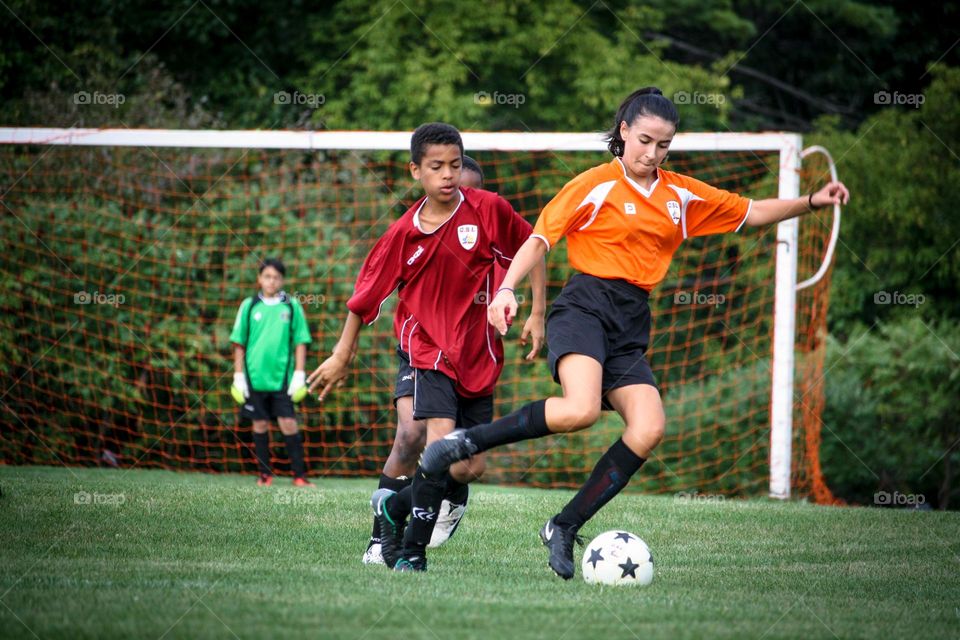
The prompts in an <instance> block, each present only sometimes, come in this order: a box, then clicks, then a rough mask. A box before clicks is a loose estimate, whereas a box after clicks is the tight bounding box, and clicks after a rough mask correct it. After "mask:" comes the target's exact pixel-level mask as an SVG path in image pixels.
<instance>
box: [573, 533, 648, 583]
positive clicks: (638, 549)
mask: <svg viewBox="0 0 960 640" xmlns="http://www.w3.org/2000/svg"><path fill="white" fill-rule="evenodd" d="M580 568H581V569H582V570H583V579H584V580H586V581H587V582H588V583H590V584H610V585H630V584H632V585H639V586H644V585H648V584H650V583H651V582H652V581H653V554H652V553H650V548H649V547H648V546H647V543H646V542H644V541H643V540H641V539H640V538H639V537H638V536H636V535H634V534H632V533H629V532H628V531H616V530H614V531H604V532H603V533H601V534H600V535H598V536H597V537H596V538H594V539H593V540H591V541H590V544H588V545H587V546H586V548H585V549H584V551H583V561H582V562H581V563H580Z"/></svg>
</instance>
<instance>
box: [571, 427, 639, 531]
mask: <svg viewBox="0 0 960 640" xmlns="http://www.w3.org/2000/svg"><path fill="white" fill-rule="evenodd" d="M644 462H645V460H644V459H643V458H641V457H640V456H638V455H637V454H635V453H634V452H633V451H631V450H630V448H629V447H628V446H627V445H626V444H624V442H623V440H622V439H621V440H617V441H616V442H614V443H613V445H611V447H610V448H609V449H607V452H606V453H604V454H603V455H602V456H601V457H600V460H599V461H598V462H597V466H595V467H594V468H593V473H591V474H590V477H589V478H587V481H586V482H585V483H584V484H583V486H582V487H580V491H578V492H577V495H575V496H574V497H573V500H571V501H570V502H568V503H567V506H565V507H564V508H563V511H561V512H560V514H559V515H557V517H556V520H555V522H556V523H557V524H558V525H561V526H564V527H574V528H575V529H580V527H582V526H583V524H584V523H585V522H586V521H587V520H589V519H590V518H592V517H593V515H594V514H595V513H596V512H597V511H599V510H600V508H601V507H602V506H603V505H605V504H607V503H608V502H610V500H611V499H612V498H613V496H615V495H617V494H618V493H620V491H621V490H622V489H623V488H624V487H625V486H627V483H628V482H629V481H630V477H631V476H632V475H633V474H634V473H636V472H637V470H638V469H640V467H641V466H643V463H644Z"/></svg>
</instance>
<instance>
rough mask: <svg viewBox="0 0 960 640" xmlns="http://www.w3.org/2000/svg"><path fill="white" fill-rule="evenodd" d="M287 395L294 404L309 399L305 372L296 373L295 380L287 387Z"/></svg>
mask: <svg viewBox="0 0 960 640" xmlns="http://www.w3.org/2000/svg"><path fill="white" fill-rule="evenodd" d="M287 395H288V396H290V399H291V400H293V401H294V402H300V401H301V400H303V399H304V398H306V397H307V374H306V373H305V372H303V371H294V372H293V380H291V381H290V386H289V387H287Z"/></svg>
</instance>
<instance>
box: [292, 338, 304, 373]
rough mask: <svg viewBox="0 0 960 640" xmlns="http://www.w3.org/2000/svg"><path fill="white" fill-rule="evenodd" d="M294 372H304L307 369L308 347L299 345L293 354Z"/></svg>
mask: <svg viewBox="0 0 960 640" xmlns="http://www.w3.org/2000/svg"><path fill="white" fill-rule="evenodd" d="M293 360H294V365H293V370H294V371H303V370H304V369H306V367H307V345H305V344H298V345H297V348H296V351H294V354H293Z"/></svg>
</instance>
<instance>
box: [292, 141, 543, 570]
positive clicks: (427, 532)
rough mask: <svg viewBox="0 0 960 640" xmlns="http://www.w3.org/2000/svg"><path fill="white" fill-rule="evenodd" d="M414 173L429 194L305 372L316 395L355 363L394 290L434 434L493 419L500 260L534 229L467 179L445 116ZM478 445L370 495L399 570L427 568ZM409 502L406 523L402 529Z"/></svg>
mask: <svg viewBox="0 0 960 640" xmlns="http://www.w3.org/2000/svg"><path fill="white" fill-rule="evenodd" d="M410 151H411V162H410V172H411V174H412V175H413V178H414V179H415V180H418V181H419V182H420V183H421V184H422V185H423V188H424V191H425V193H426V195H425V196H424V197H423V198H421V199H420V200H419V201H418V202H417V203H415V204H414V205H413V206H412V207H411V208H410V209H409V210H408V211H407V212H406V213H405V214H404V215H403V216H401V217H400V219H398V220H397V221H396V222H394V223H393V224H392V225H391V226H390V228H389V229H388V230H387V231H386V233H384V234H383V236H382V237H381V238H380V239H379V240H378V241H377V243H376V245H375V246H374V247H373V249H372V250H371V252H370V254H369V255H368V256H367V258H366V260H365V261H364V264H363V267H362V268H361V270H360V274H359V276H358V277H357V283H356V286H355V289H354V294H353V296H352V297H351V298H350V300H348V301H347V308H348V309H349V313H348V315H347V319H346V323H345V326H344V329H343V333H342V335H341V337H340V341H339V342H338V343H337V346H336V347H335V349H334V352H333V354H332V355H331V356H330V357H329V358H328V359H327V360H326V361H324V362H323V363H322V364H321V365H320V366H319V367H318V368H317V369H316V370H315V371H314V372H313V373H312V374H310V377H309V379H308V382H309V384H310V390H311V391H313V390H314V389H316V388H318V387H321V388H322V390H321V393H320V399H321V401H322V400H323V399H324V398H325V397H326V395H327V393H329V391H330V390H331V389H332V388H333V386H334V385H336V384H337V383H338V382H339V381H340V380H342V379H343V378H344V377H345V376H346V375H347V372H348V368H349V364H350V362H351V361H352V359H353V355H354V352H355V348H356V339H357V335H358V333H359V331H360V326H361V323H366V324H370V323H372V322H374V321H375V320H376V319H377V317H379V314H380V307H381V306H382V304H383V303H384V302H385V301H386V299H387V298H388V297H390V295H391V294H392V293H393V292H394V291H397V292H398V295H399V298H400V302H401V304H402V305H403V307H404V309H405V310H406V313H408V314H409V318H408V320H407V321H405V325H406V326H405V327H404V329H403V331H402V332H401V334H400V335H398V336H397V338H398V339H399V341H400V344H401V348H402V350H403V352H404V354H405V355H406V356H407V358H408V359H409V363H410V368H411V369H412V370H413V375H414V380H413V381H414V392H413V419H414V420H425V421H426V424H427V443H428V444H429V443H430V442H433V441H434V440H437V439H439V438H442V437H443V436H444V435H446V434H448V433H450V432H451V431H453V429H454V427H455V426H457V425H460V426H463V427H470V426H474V425H476V424H480V423H483V422H489V421H490V420H491V419H492V416H493V387H494V385H495V383H496V381H497V378H498V377H499V376H500V372H501V370H502V369H503V345H502V343H501V342H500V339H499V336H498V334H497V333H496V332H495V331H494V330H493V328H492V327H490V326H489V325H488V324H487V321H486V318H487V309H486V307H487V301H489V300H490V298H491V296H492V294H493V290H494V281H493V278H494V274H493V265H494V262H498V263H500V264H501V266H504V267H506V266H509V264H510V261H511V260H512V258H513V255H514V253H515V252H516V251H517V250H518V249H519V248H520V246H521V245H523V243H524V242H525V241H526V240H527V238H529V237H530V234H531V232H532V228H531V227H530V224H529V223H528V222H526V221H525V220H524V219H523V218H521V217H520V216H519V215H518V214H517V213H516V212H515V211H514V210H513V208H512V207H511V206H510V204H509V203H507V201H506V200H504V199H503V198H501V197H500V196H498V195H496V194H494V193H490V192H487V191H480V190H475V189H469V188H461V187H460V177H461V176H460V174H461V166H462V161H463V142H462V141H461V138H460V133H459V132H458V131H457V130H456V129H455V128H454V127H451V126H450V125H446V124H442V123H430V124H425V125H421V126H420V127H418V128H417V130H416V131H415V132H414V134H413V138H412V140H411V149H410ZM545 279H546V275H545V268H544V263H543V260H541V261H540V266H539V267H535V268H534V270H533V277H532V281H533V297H534V301H535V302H534V309H535V310H536V309H540V310H541V311H540V315H539V317H537V316H536V315H535V316H534V318H533V323H534V324H539V325H540V327H541V328H540V329H539V330H538V331H535V332H533V333H534V352H536V351H538V350H539V348H540V346H541V345H540V344H539V343H540V342H541V338H539V337H538V336H542V335H543V331H542V323H543V315H542V309H543V308H544V297H545V292H544V289H545ZM483 467H484V460H483V458H482V457H480V456H478V457H476V458H473V459H472V460H467V461H464V464H460V463H458V464H457V465H454V466H452V467H451V468H450V472H449V473H444V474H434V475H433V476H432V477H430V478H426V477H425V476H423V474H421V473H419V470H418V472H417V473H415V474H414V480H413V484H412V485H411V489H410V491H408V492H405V493H406V494H407V495H408V496H409V500H410V504H409V505H406V504H392V503H399V502H401V500H400V498H401V496H402V495H403V494H397V493H395V492H394V491H391V490H389V489H378V490H377V492H375V493H374V497H373V500H372V505H373V507H374V512H375V515H376V516H377V517H378V521H379V523H380V537H381V552H382V554H383V558H384V561H385V563H386V564H387V565H388V566H389V567H390V568H394V569H397V570H405V571H409V570H414V571H423V570H425V569H426V551H425V549H426V545H427V544H428V543H429V541H430V536H431V534H432V532H433V527H434V525H435V522H436V517H437V512H438V510H439V507H440V502H441V501H442V499H443V496H444V494H445V493H446V492H447V491H448V485H449V483H450V482H459V483H468V482H470V481H472V480H475V479H476V478H477V477H479V475H480V474H481V473H482V472H483ZM408 511H409V513H411V514H412V515H413V517H412V519H411V524H410V526H409V527H408V528H407V531H406V535H405V536H404V537H403V549H402V552H400V549H399V546H400V536H401V532H402V531H403V528H404V527H403V520H404V519H405V516H406V513H407V512H408Z"/></svg>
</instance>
